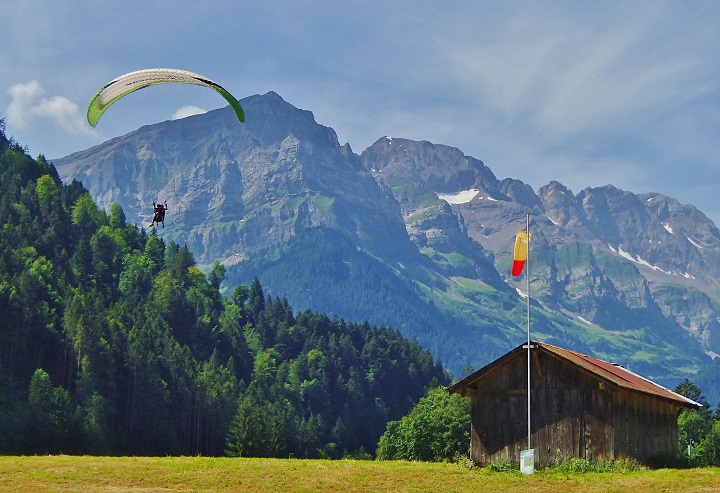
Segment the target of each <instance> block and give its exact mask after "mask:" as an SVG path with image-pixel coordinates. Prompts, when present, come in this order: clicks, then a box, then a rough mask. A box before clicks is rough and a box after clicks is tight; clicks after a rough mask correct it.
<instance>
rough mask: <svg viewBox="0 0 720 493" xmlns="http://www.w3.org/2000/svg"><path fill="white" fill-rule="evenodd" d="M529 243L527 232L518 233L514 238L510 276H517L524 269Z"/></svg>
mask: <svg viewBox="0 0 720 493" xmlns="http://www.w3.org/2000/svg"><path fill="white" fill-rule="evenodd" d="M529 243H530V233H528V232H527V231H518V232H517V236H516V237H515V253H514V254H513V263H512V272H511V273H512V275H513V276H519V275H520V274H522V271H523V268H524V267H525V261H526V260H527V256H528V244H529Z"/></svg>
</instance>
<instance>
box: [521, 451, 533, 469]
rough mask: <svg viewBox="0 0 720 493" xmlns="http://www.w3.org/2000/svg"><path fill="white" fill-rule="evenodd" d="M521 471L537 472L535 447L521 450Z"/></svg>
mask: <svg viewBox="0 0 720 493" xmlns="http://www.w3.org/2000/svg"><path fill="white" fill-rule="evenodd" d="M520 472H521V473H523V474H532V473H533V472H535V449H530V450H521V451H520Z"/></svg>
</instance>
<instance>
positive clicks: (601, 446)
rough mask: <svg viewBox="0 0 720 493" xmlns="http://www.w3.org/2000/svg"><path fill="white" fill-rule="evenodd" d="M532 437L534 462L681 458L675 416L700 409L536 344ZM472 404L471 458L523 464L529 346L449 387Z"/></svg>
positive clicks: (613, 369) (630, 376)
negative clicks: (693, 409)
mask: <svg viewBox="0 0 720 493" xmlns="http://www.w3.org/2000/svg"><path fill="white" fill-rule="evenodd" d="M530 352H531V369H532V373H531V408H532V412H531V435H532V447H533V448H534V449H535V450H536V463H537V464H538V465H543V464H547V463H549V462H551V461H552V460H556V459H559V458H567V457H581V458H586V459H591V460H592V459H613V458H617V457H621V456H631V457H636V458H638V459H640V460H645V459H649V458H651V457H653V456H661V455H664V456H668V455H676V454H677V415H678V413H679V411H680V409H683V408H697V407H699V404H697V403H696V402H694V401H692V400H690V399H687V398H685V397H683V396H681V395H679V394H676V393H675V392H672V391H670V390H668V389H666V388H664V387H662V386H660V385H657V384H655V383H653V382H651V381H649V380H647V379H645V378H643V377H641V376H639V375H637V374H635V373H633V372H630V371H629V370H626V369H624V368H622V367H619V366H617V365H613V364H611V363H607V362H605V361H601V360H598V359H596V358H592V357H590V356H586V355H583V354H580V353H577V352H574V351H569V350H566V349H562V348H559V347H557V346H552V345H549V344H545V343H539V342H532V343H531V351H530ZM449 391H450V392H451V393H458V394H461V395H463V396H466V397H470V398H471V399H472V419H471V422H472V430H471V437H472V438H471V450H470V452H471V453H470V455H471V459H472V460H473V461H474V462H476V463H479V464H487V463H490V462H497V461H499V460H517V459H518V458H519V456H520V450H523V449H525V448H526V447H527V346H525V345H521V346H518V347H517V348H515V349H514V350H512V351H510V352H509V353H507V354H506V355H504V356H502V357H501V358H499V359H498V360H496V361H494V362H492V363H490V364H489V365H487V366H485V367H484V368H482V369H480V370H478V371H477V372H475V373H473V374H471V375H469V376H467V377H466V378H464V379H462V380H461V381H459V382H458V383H456V384H455V385H453V386H451V387H450V388H449Z"/></svg>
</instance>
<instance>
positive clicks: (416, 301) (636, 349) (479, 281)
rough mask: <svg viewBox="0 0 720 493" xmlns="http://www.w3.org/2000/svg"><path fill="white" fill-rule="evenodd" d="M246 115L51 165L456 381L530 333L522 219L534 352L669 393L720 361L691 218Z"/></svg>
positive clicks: (715, 261)
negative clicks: (359, 147)
mask: <svg viewBox="0 0 720 493" xmlns="http://www.w3.org/2000/svg"><path fill="white" fill-rule="evenodd" d="M242 103H243V107H244V108H246V115H247V121H246V123H245V124H243V125H238V124H237V121H233V120H232V114H231V112H230V110H229V108H225V109H221V110H215V111H211V112H209V113H206V114H204V115H197V116H193V117H189V118H187V119H184V120H178V121H169V122H163V123H159V124H156V125H150V126H146V127H142V128H141V129H138V130H136V131H134V132H131V133H129V134H127V135H125V136H121V137H117V138H115V139H111V140H110V141H108V142H106V143H104V144H101V145H99V146H95V147H93V148H91V149H88V150H86V151H81V152H79V153H74V154H72V155H70V156H67V157H65V158H62V159H58V160H54V161H53V162H54V164H55V166H56V167H57V169H58V172H59V174H60V176H61V177H62V178H63V180H66V179H73V178H77V179H79V180H80V181H82V182H83V183H84V184H85V186H86V187H87V188H88V189H89V190H90V192H91V194H92V195H93V197H95V199H96V200H97V201H98V203H99V204H100V205H101V206H103V207H105V208H108V207H109V206H110V205H111V204H112V203H114V202H118V203H119V204H120V205H121V206H122V207H123V209H124V210H125V211H126V213H127V217H128V221H129V222H133V221H137V222H138V223H140V224H143V221H146V220H147V215H148V214H149V208H148V204H149V203H150V202H152V200H165V199H167V200H168V205H169V208H170V210H169V212H168V221H167V228H166V229H165V230H163V229H160V230H159V232H160V234H161V235H163V236H164V237H167V238H169V239H173V240H174V241H176V242H178V243H180V244H187V246H188V247H189V248H190V250H191V251H192V252H193V253H194V255H196V256H197V258H199V260H200V263H201V264H206V265H209V264H211V263H212V262H214V261H216V260H217V261H221V262H223V263H224V264H225V265H226V266H228V281H229V283H230V284H231V285H232V283H241V282H244V283H247V282H248V281H249V279H251V278H252V276H253V275H257V274H260V278H261V279H262V280H263V286H267V288H266V289H267V292H268V293H270V294H273V295H280V296H287V297H288V300H289V301H290V302H291V304H292V305H293V306H297V307H298V308H299V309H303V308H311V309H318V310H321V311H325V312H328V313H335V314H337V316H339V317H341V318H342V317H353V318H354V317H363V318H365V319H368V320H370V321H371V323H376V324H378V325H379V324H383V323H384V324H386V325H391V326H393V327H397V328H399V329H400V330H401V331H402V332H403V333H404V334H406V335H409V336H411V337H416V338H417V339H418V341H419V342H420V343H421V344H423V345H424V346H426V347H428V348H430V349H431V351H433V354H435V355H436V356H437V357H440V358H442V359H443V360H444V361H445V362H446V363H448V364H447V366H448V367H449V368H451V369H452V370H453V371H454V372H455V373H456V374H459V373H460V372H461V369H462V368H464V367H467V366H468V365H470V366H473V367H479V366H481V365H483V364H485V363H487V362H489V361H491V360H492V359H493V358H494V357H497V356H499V355H500V354H503V353H504V352H505V351H506V350H507V348H509V347H514V346H515V345H516V344H517V340H518V339H519V338H521V337H523V334H524V332H525V320H524V312H525V309H524V303H525V301H524V299H523V297H522V296H524V290H525V288H524V280H523V281H522V282H518V280H517V279H513V278H511V277H510V276H509V263H510V261H511V255H512V252H511V248H512V242H513V239H514V235H515V232H516V231H517V230H519V229H523V228H524V223H525V217H526V215H527V214H528V213H530V214H531V231H532V232H533V241H532V243H531V258H530V260H529V265H530V268H531V271H530V272H531V274H530V275H531V287H530V289H531V295H532V298H533V302H534V306H535V307H536V308H534V309H533V325H534V328H533V331H534V333H537V334H538V337H539V338H541V339H543V340H546V341H547V342H553V343H559V344H561V345H565V346H568V345H570V346H571V347H570V348H571V349H575V350H578V351H583V352H588V353H590V354H593V355H596V356H599V357H605V358H608V359H613V360H618V361H621V362H624V363H625V364H626V365H628V366H631V367H632V368H634V369H635V370H639V371H644V372H646V374H647V375H648V376H649V377H654V378H658V379H660V380H661V381H663V382H666V383H668V384H672V383H673V382H676V381H678V380H680V379H682V378H684V377H686V376H689V375H691V374H693V373H694V371H696V370H697V369H698V368H699V367H700V366H701V365H703V364H705V363H707V362H709V361H710V357H709V356H708V355H715V354H717V353H720V324H719V323H718V315H717V311H718V302H719V300H718V294H717V292H718V286H717V283H718V281H717V279H719V278H720V250H719V249H718V248H717V247H718V246H720V232H718V229H717V228H716V227H715V225H714V224H712V222H711V221H710V220H709V219H707V217H705V215H704V214H702V212H700V211H698V210H697V209H696V208H694V207H693V206H689V205H683V204H680V203H679V202H678V201H676V200H675V199H672V198H670V197H666V196H664V195H661V194H657V193H644V194H639V195H636V194H633V193H631V192H626V191H622V190H620V189H617V188H616V187H613V186H612V185H608V186H606V187H600V188H586V189H584V190H583V191H581V192H579V193H578V194H577V195H576V194H573V193H572V191H570V190H569V189H567V187H565V186H564V185H562V184H561V183H559V182H555V181H554V182H551V183H549V184H547V185H544V186H543V187H540V188H539V189H538V190H537V191H535V190H533V189H532V187H530V186H529V185H527V184H525V183H523V182H522V181H520V180H518V179H514V178H505V179H502V180H498V178H497V177H496V176H495V175H494V173H493V172H492V170H490V168H488V167H487V166H486V165H485V164H484V163H483V162H482V161H480V160H479V159H476V158H473V157H471V156H466V155H465V154H464V153H462V151H460V150H459V149H456V148H452V147H449V146H445V145H442V144H433V143H430V142H427V141H411V140H408V139H402V138H391V137H382V138H380V139H378V141H376V142H375V143H374V144H373V145H371V146H370V147H368V148H367V149H365V150H364V151H362V152H361V153H360V154H355V153H354V152H353V151H352V149H351V148H350V146H349V144H344V145H340V143H339V142H338V139H337V134H336V133H335V131H334V130H332V129H331V128H330V127H325V126H323V125H320V124H318V123H317V122H315V120H314V116H313V114H312V112H310V111H307V110H300V109H297V108H295V107H294V106H292V105H291V104H289V103H287V102H285V101H284V100H283V99H282V98H281V97H280V96H279V95H278V94H276V93H274V92H270V93H267V94H265V95H262V96H259V95H256V96H251V97H249V98H246V99H244V100H242ZM461 193H462V195H460V194H461ZM442 197H445V198H442ZM145 224H147V223H145ZM318 241H320V242H322V244H318V243H317V242H318ZM323 252H324V253H323ZM321 253H323V255H324V256H323V255H320V254H321ZM284 259H285V260H287V262H285V261H284ZM289 259H291V260H289ZM306 266H307V268H308V269H309V268H312V269H314V270H313V271H312V272H313V275H314V277H313V275H310V274H309V273H308V272H306V271H307V269H306V268H305V267H306ZM263 275H266V276H267V277H268V279H272V280H273V281H272V282H269V280H268V279H265V278H263ZM293 277H294V278H293ZM359 286H362V291H359V290H358V291H354V287H359ZM381 293H382V294H383V296H384V298H383V296H381ZM519 293H520V294H519ZM521 294H522V296H521ZM363 300H364V302H365V303H366V304H370V306H363V304H362V303H363ZM311 305H313V306H311ZM387 305H391V306H387ZM374 317H375V318H382V320H377V319H373V318H374ZM469 341H472V342H469Z"/></svg>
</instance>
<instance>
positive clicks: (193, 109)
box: [172, 106, 207, 120]
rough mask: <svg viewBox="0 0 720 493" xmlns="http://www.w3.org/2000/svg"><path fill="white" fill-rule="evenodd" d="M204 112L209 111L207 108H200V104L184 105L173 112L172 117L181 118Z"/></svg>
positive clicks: (174, 118)
mask: <svg viewBox="0 0 720 493" xmlns="http://www.w3.org/2000/svg"><path fill="white" fill-rule="evenodd" d="M203 113H207V110H205V109H203V108H200V107H199V106H183V107H182V108H180V109H178V110H177V111H176V112H175V113H173V116H172V119H173V120H180V119H181V118H187V117H188V116H193V115H202V114H203Z"/></svg>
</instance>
